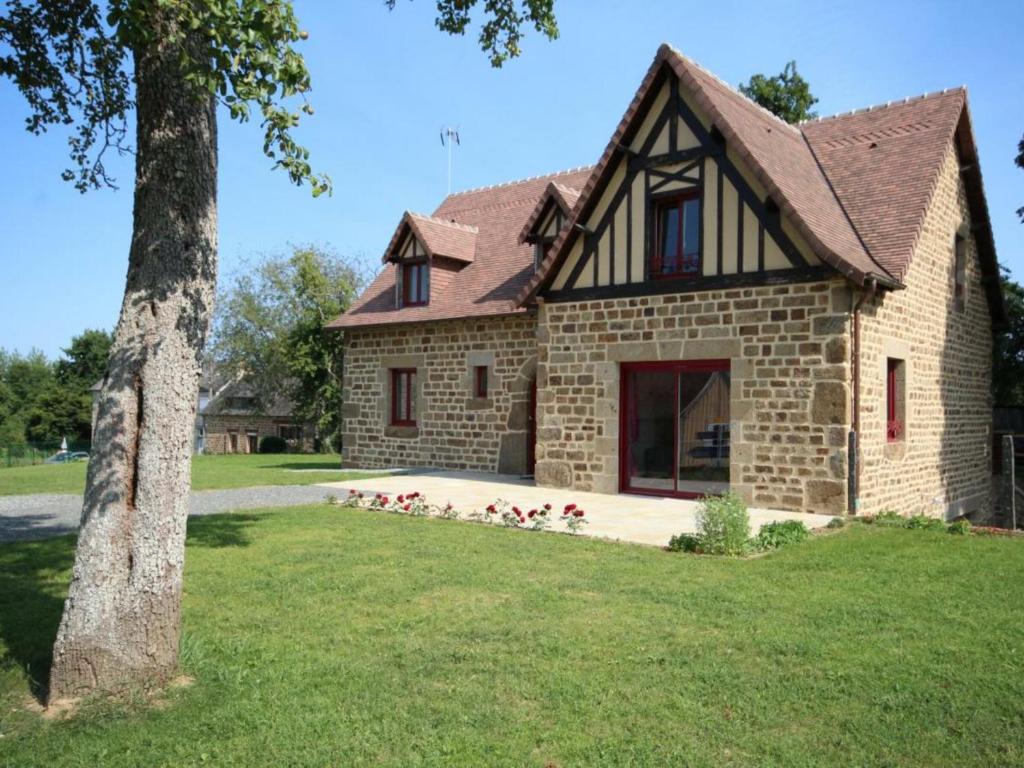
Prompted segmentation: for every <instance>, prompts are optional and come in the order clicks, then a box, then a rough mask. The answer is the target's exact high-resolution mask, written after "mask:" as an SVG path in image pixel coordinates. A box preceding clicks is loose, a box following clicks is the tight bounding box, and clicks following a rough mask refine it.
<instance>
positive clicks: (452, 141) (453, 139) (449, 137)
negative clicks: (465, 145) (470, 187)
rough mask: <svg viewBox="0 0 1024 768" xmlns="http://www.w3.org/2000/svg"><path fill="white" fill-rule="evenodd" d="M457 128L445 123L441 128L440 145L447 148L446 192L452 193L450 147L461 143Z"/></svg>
mask: <svg viewBox="0 0 1024 768" xmlns="http://www.w3.org/2000/svg"><path fill="white" fill-rule="evenodd" d="M461 143H462V142H460V141H459V129H458V128H452V127H451V126H450V125H446V126H444V127H443V128H441V146H442V147H447V148H448V194H449V195H450V194H451V193H452V147H453V146H455V145H461Z"/></svg>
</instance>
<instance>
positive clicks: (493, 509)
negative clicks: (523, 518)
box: [487, 504, 498, 515]
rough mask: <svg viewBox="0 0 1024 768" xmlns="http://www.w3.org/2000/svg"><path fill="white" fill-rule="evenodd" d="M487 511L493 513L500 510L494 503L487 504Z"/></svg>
mask: <svg viewBox="0 0 1024 768" xmlns="http://www.w3.org/2000/svg"><path fill="white" fill-rule="evenodd" d="M487 511H488V512H490V513H491V514H492V515H493V514H494V513H495V512H497V511H498V510H497V509H496V508H495V506H494V505H493V504H488V505H487Z"/></svg>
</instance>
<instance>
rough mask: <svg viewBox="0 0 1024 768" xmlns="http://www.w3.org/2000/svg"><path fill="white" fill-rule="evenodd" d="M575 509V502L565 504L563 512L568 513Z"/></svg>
mask: <svg viewBox="0 0 1024 768" xmlns="http://www.w3.org/2000/svg"><path fill="white" fill-rule="evenodd" d="M575 509H576V505H575V504H566V505H565V514H569V513H570V512H572V511H573V510H575Z"/></svg>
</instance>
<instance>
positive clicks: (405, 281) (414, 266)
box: [402, 261, 430, 307]
mask: <svg viewBox="0 0 1024 768" xmlns="http://www.w3.org/2000/svg"><path fill="white" fill-rule="evenodd" d="M428 269H429V267H428V266H427V262H425V261H416V262H413V263H411V264H403V265H402V306H403V307H422V306H423V305H424V304H426V303H427V302H428V301H429V300H430V286H429V284H428V277H427V270H428Z"/></svg>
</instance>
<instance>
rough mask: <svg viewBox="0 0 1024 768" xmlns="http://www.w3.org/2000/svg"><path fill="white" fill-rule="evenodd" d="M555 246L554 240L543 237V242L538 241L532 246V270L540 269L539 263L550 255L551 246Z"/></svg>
mask: <svg viewBox="0 0 1024 768" xmlns="http://www.w3.org/2000/svg"><path fill="white" fill-rule="evenodd" d="M554 244H555V238H553V237H545V238H544V239H543V240H538V241H537V242H536V243H534V245H533V268H534V270H537V269H540V265H541V263H542V262H543V261H544V259H546V258H547V257H548V254H549V253H551V246H553V245H554Z"/></svg>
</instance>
